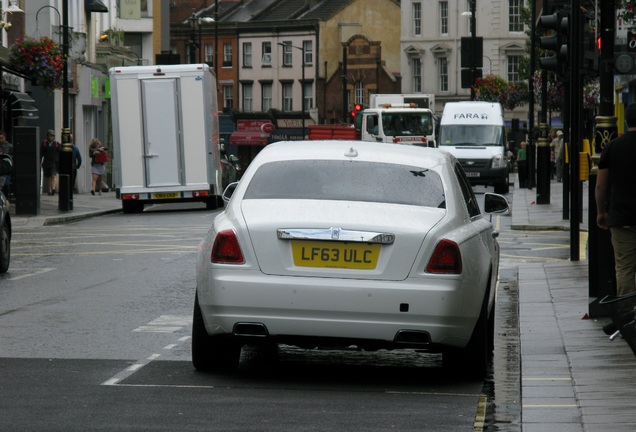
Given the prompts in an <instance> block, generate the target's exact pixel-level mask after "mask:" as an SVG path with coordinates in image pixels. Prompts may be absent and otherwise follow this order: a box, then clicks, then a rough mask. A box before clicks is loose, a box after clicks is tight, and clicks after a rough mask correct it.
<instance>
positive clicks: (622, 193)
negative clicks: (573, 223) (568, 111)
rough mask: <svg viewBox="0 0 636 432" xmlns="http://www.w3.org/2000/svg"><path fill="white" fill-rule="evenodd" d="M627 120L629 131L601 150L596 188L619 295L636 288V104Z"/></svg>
mask: <svg viewBox="0 0 636 432" xmlns="http://www.w3.org/2000/svg"><path fill="white" fill-rule="evenodd" d="M625 121H626V123H627V127H628V131H627V133H625V134H624V135H622V136H620V137H618V138H616V139H614V140H612V141H611V142H610V143H608V144H607V145H606V146H605V148H604V149H603V151H602V152H601V158H600V160H599V164H598V175H597V177H596V190H595V198H596V208H597V210H596V223H597V225H598V227H599V228H601V229H609V230H610V233H611V237H612V247H613V248H614V261H615V270H616V294H617V295H618V296H624V295H627V294H630V293H633V292H635V291H636V176H635V175H634V172H633V171H634V167H635V166H636V104H631V105H629V106H628V107H627V110H626V111H625Z"/></svg>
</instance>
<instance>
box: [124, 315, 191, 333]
mask: <svg viewBox="0 0 636 432" xmlns="http://www.w3.org/2000/svg"><path fill="white" fill-rule="evenodd" d="M191 322H192V317H191V316H189V315H188V316H179V315H161V316H160V317H159V318H157V319H154V320H152V321H150V322H149V323H148V324H146V325H142V326H139V327H137V328H136V329H134V330H133V331H134V332H142V333H175V332H177V331H179V330H181V329H183V328H184V327H187V326H189V325H190V323H191Z"/></svg>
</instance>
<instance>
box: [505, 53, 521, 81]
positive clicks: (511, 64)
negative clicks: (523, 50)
mask: <svg viewBox="0 0 636 432" xmlns="http://www.w3.org/2000/svg"><path fill="white" fill-rule="evenodd" d="M520 63H521V56H517V55H511V56H508V81H509V82H519V81H521V78H520V77H519V64H520Z"/></svg>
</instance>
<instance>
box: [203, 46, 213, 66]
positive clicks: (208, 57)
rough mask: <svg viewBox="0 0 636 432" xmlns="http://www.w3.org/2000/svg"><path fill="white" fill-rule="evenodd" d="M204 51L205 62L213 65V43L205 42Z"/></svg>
mask: <svg viewBox="0 0 636 432" xmlns="http://www.w3.org/2000/svg"><path fill="white" fill-rule="evenodd" d="M204 52H205V62H206V63H208V64H211V65H213V66H214V45H210V44H206V45H205V47H204Z"/></svg>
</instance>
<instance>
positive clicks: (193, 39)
mask: <svg viewBox="0 0 636 432" xmlns="http://www.w3.org/2000/svg"><path fill="white" fill-rule="evenodd" d="M188 21H190V41H189V42H188V48H189V49H190V63H196V57H197V42H196V23H197V17H196V14H195V13H194V9H193V10H192V15H191V16H190V18H188Z"/></svg>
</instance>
